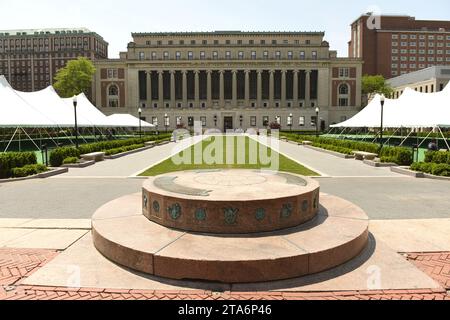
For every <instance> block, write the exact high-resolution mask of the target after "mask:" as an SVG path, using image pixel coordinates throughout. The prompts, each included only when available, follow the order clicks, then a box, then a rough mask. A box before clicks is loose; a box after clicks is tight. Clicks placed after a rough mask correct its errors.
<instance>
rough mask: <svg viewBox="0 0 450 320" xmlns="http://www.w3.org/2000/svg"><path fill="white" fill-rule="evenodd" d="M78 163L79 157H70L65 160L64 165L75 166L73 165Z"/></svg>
mask: <svg viewBox="0 0 450 320" xmlns="http://www.w3.org/2000/svg"><path fill="white" fill-rule="evenodd" d="M77 162H78V158H77V157H68V158H65V159H64V161H63V164H73V163H77Z"/></svg>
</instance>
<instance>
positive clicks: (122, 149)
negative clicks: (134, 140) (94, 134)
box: [105, 143, 145, 156]
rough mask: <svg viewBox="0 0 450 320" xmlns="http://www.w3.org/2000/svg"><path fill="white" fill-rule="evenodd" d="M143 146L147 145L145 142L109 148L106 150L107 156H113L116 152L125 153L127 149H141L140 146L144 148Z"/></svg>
mask: <svg viewBox="0 0 450 320" xmlns="http://www.w3.org/2000/svg"><path fill="white" fill-rule="evenodd" d="M143 147H145V145H144V144H143V143H141V144H133V145H131V146H125V147H121V148H115V149H110V150H107V151H106V152H105V154H106V155H107V156H112V155H115V154H119V153H123V152H127V151H132V150H136V149H140V148H143Z"/></svg>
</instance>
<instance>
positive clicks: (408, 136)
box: [399, 129, 414, 147]
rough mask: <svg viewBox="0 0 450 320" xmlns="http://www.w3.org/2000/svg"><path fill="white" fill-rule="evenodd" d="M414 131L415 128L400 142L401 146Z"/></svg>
mask: <svg viewBox="0 0 450 320" xmlns="http://www.w3.org/2000/svg"><path fill="white" fill-rule="evenodd" d="M413 132H414V129H411V132H410V133H409V134H408V135H407V136H406V138H405V139H404V140H403V141H402V143H400V145H399V147H401V146H403V144H404V143H405V142H406V140H408V138H409V137H410V136H411V134H412V133H413Z"/></svg>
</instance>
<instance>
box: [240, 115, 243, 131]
mask: <svg viewBox="0 0 450 320" xmlns="http://www.w3.org/2000/svg"><path fill="white" fill-rule="evenodd" d="M243 121H244V116H243V115H240V116H239V123H240V125H241V129H242V122H243Z"/></svg>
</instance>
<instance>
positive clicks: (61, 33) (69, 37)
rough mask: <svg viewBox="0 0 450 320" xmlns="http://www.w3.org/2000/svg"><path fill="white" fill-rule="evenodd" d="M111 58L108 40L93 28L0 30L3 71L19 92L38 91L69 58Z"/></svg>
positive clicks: (49, 83) (0, 58) (49, 82)
mask: <svg viewBox="0 0 450 320" xmlns="http://www.w3.org/2000/svg"><path fill="white" fill-rule="evenodd" d="M78 57H86V58H89V59H91V60H92V61H95V60H101V59H107V58H108V43H107V42H106V41H105V40H103V38H102V37H101V36H99V35H98V34H96V33H95V32H92V31H90V30H87V29H84V28H80V29H42V30H41V29H39V30H34V29H33V30H5V31H1V30H0V74H1V75H4V76H5V77H6V79H7V80H8V81H9V83H10V84H11V85H12V87H13V88H14V89H16V90H20V91H37V90H41V89H44V88H46V87H47V86H49V85H51V84H53V77H54V75H55V74H56V73H57V72H58V70H59V69H61V68H63V67H64V66H65V65H66V63H67V62H68V61H70V60H74V59H77V58H78Z"/></svg>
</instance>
